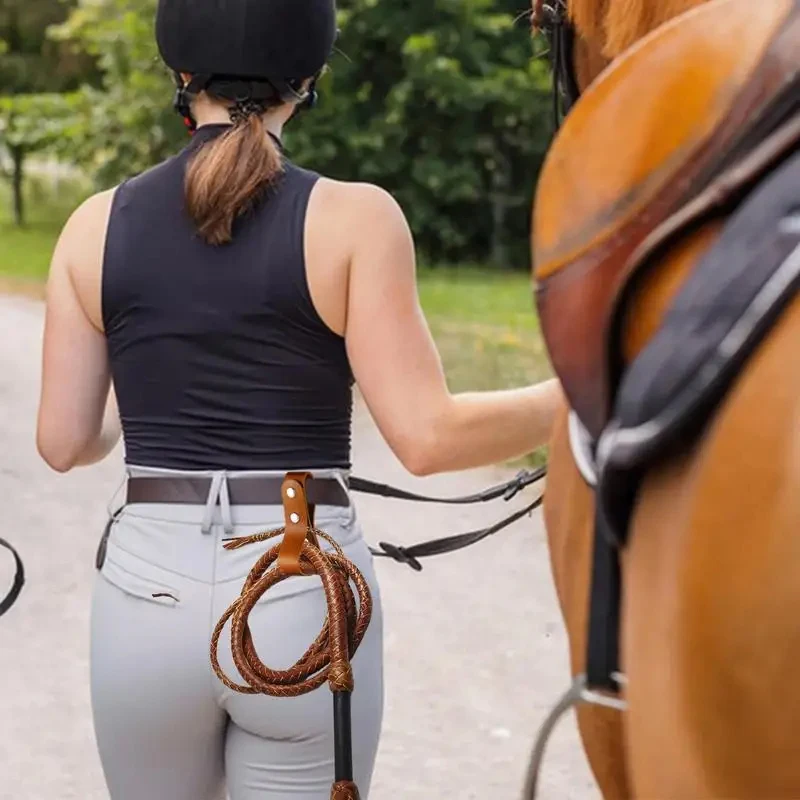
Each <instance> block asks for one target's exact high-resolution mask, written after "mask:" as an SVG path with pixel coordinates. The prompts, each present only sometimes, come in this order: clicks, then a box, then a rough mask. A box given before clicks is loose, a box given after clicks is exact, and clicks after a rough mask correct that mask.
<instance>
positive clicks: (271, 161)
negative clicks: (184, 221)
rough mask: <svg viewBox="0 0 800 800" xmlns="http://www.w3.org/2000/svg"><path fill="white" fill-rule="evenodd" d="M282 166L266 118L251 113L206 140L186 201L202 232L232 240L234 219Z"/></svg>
mask: <svg viewBox="0 0 800 800" xmlns="http://www.w3.org/2000/svg"><path fill="white" fill-rule="evenodd" d="M282 172H283V162H282V160H281V154H280V152H279V150H278V147H277V145H276V144H275V142H273V141H272V138H271V137H270V136H268V135H267V132H266V131H265V129H264V123H263V121H262V118H261V117H260V116H258V115H250V116H247V117H245V118H241V119H238V120H236V121H235V123H234V126H233V127H232V128H231V129H230V130H229V131H226V132H225V133H224V134H223V135H222V136H220V137H219V138H217V139H215V140H214V141H213V142H209V143H208V144H205V145H203V147H201V148H200V149H199V150H198V152H197V154H196V155H195V156H194V158H193V159H192V161H191V163H190V164H189V168H188V170H187V172H186V204H187V208H188V211H189V215H190V216H191V218H192V219H193V220H194V223H195V225H196V226H197V230H198V232H199V234H200V236H201V237H202V238H203V239H204V240H205V241H206V242H207V243H208V244H210V245H214V246H217V247H218V246H220V245H223V244H228V243H229V242H231V241H232V239H233V225H234V223H235V222H236V220H237V219H238V218H239V217H241V216H243V215H244V214H246V213H247V212H248V211H249V210H250V209H251V208H252V207H253V206H254V205H255V204H256V203H257V202H258V201H259V200H260V199H261V197H263V195H264V193H265V192H266V190H267V189H268V188H269V187H270V186H271V185H272V184H273V183H274V182H275V180H276V179H277V178H278V177H279V176H280V175H281V173H282Z"/></svg>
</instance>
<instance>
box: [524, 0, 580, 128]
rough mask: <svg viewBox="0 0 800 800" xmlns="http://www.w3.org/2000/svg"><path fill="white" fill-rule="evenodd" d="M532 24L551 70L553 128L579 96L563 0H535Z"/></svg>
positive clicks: (571, 33) (570, 27)
mask: <svg viewBox="0 0 800 800" xmlns="http://www.w3.org/2000/svg"><path fill="white" fill-rule="evenodd" d="M533 27H534V30H536V31H541V32H542V33H544V35H545V37H546V38H547V41H548V43H549V45H550V47H549V51H548V52H549V59H550V64H551V66H552V69H553V119H554V122H555V127H556V130H558V128H560V127H561V125H562V123H563V122H564V119H565V118H566V116H567V114H569V112H570V111H571V110H572V107H573V106H574V105H575V103H577V102H578V99H579V98H580V96H581V90H580V86H579V85H578V78H577V75H576V74H575V28H574V27H573V25H572V23H571V22H570V19H569V11H568V10H567V3H566V0H552V2H550V3H547V2H545V0H536V5H535V8H534V12H533Z"/></svg>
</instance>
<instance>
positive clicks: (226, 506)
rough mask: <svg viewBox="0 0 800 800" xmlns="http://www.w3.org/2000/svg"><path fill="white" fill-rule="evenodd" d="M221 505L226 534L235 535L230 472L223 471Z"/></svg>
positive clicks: (220, 492)
mask: <svg viewBox="0 0 800 800" xmlns="http://www.w3.org/2000/svg"><path fill="white" fill-rule="evenodd" d="M219 506H220V509H221V511H222V527H223V529H224V531H225V535H226V536H233V518H232V516H231V495H230V489H229V487H228V473H227V472H223V473H222V476H221V481H220V489H219Z"/></svg>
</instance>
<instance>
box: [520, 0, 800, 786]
mask: <svg viewBox="0 0 800 800" xmlns="http://www.w3.org/2000/svg"><path fill="white" fill-rule="evenodd" d="M568 4H569V11H570V19H571V22H572V25H573V27H574V31H575V37H576V38H575V42H574V48H573V49H572V51H571V54H572V57H573V60H574V63H573V64H572V66H573V68H574V75H575V77H576V78H577V83H578V88H579V89H580V90H581V92H586V93H585V95H584V96H583V97H582V98H581V100H580V102H579V103H578V104H577V105H576V106H575V109H574V111H573V112H571V113H570V115H569V116H568V118H567V122H566V125H565V128H564V129H563V130H562V132H561V134H560V135H559V137H558V139H557V140H556V142H555V144H554V147H553V149H552V150H551V153H550V155H549V157H548V163H547V164H546V165H545V169H544V171H543V175H542V179H541V183H540V188H539V191H538V197H537V203H536V211H535V217H534V244H533V250H534V262H535V263H536V265H537V274H536V278H537V282H538V290H537V292H538V300H539V305H540V311H541V313H542V317H543V327H544V330H545V333H546V338H547V339H548V346H549V348H550V352H551V356H552V357H553V363H554V366H555V369H556V372H557V373H558V375H559V377H560V378H561V379H562V382H563V383H565V392H566V395H567V397H568V398H569V401H570V405H571V406H572V408H579V409H581V411H582V413H581V417H582V419H583V420H584V422H585V423H586V425H587V427H589V428H592V427H593V426H594V427H595V428H596V429H595V430H593V431H592V433H594V434H597V433H598V432H599V430H598V429H597V428H599V426H600V424H601V423H602V422H603V421H604V420H605V419H606V417H607V416H608V413H609V409H608V408H603V405H604V403H607V402H608V387H607V386H603V385H602V384H603V375H602V368H601V366H599V362H600V361H601V360H602V352H603V351H602V347H603V343H604V340H605V339H606V338H607V337H608V336H609V335H610V334H609V331H608V328H607V326H605V327H604V326H603V325H602V324H600V323H596V324H595V322H594V321H593V317H592V315H593V314H594V315H595V316H597V314H598V313H599V312H598V310H597V309H598V305H602V303H603V302H606V303H608V302H611V301H613V297H606V299H605V301H603V300H599V299H598V296H599V295H602V294H603V292H604V291H606V290H605V289H604V288H603V287H604V286H612V285H613V286H615V287H618V286H619V285H621V278H620V275H621V274H622V273H621V270H622V264H623V262H624V261H625V260H626V259H630V258H632V255H631V252H630V248H629V249H628V250H627V251H626V250H625V244H626V237H631V236H634V234H632V233H631V228H630V226H631V222H630V220H631V219H633V218H634V217H635V216H636V215H640V214H642V213H643V212H642V209H643V208H644V209H648V208H650V210H651V211H652V208H651V206H652V204H653V202H654V201H653V197H655V196H656V194H657V193H658V192H662V194H663V193H664V192H669V191H673V192H677V191H679V190H683V189H684V188H685V187H687V186H690V184H691V181H689V180H688V179H686V172H685V169H686V162H687V161H689V160H690V156H689V155H687V154H689V153H696V152H698V148H699V145H698V142H699V141H700V140H701V139H702V140H703V141H704V142H708V141H712V142H715V141H717V140H721V138H724V137H725V135H727V134H726V126H728V125H729V122H726V119H727V120H729V118H730V115H731V113H732V112H731V108H732V107H733V106H735V104H736V103H737V102H739V101H740V100H741V94H742V92H743V91H744V88H743V87H745V86H746V85H747V83H748V81H749V80H750V79H751V78H752V75H753V73H755V72H756V71H757V69H758V68H759V65H760V64H761V61H763V59H764V58H765V56H764V52H765V48H766V47H767V43H769V42H773V43H774V42H775V41H776V40H777V39H778V38H779V37H780V35H781V32H782V31H784V30H785V29H786V27H787V26H789V27H793V29H794V33H795V34H796V33H797V32H798V28H799V26H800V23H799V22H798V20H800V14H799V13H798V8H800V6H798V3H797V2H795V0H762V2H752V1H751V0H710V2H709V3H708V5H705V4H704V0H568ZM643 37H646V41H645V42H642V41H639V40H640V39H642V38H643ZM687 37H688V39H687ZM715 37H716V38H715ZM687 40H688V41H689V44H686V42H687ZM712 41H713V43H714V46H713V48H710V49H708V47H709V42H712ZM791 41H792V42H793V50H792V47H790V48H789V49H788V50H784V51H783V56H784V61H783V66H784V67H786V66H787V64H788V66H789V67H790V68H791V66H792V61H793V66H794V69H795V72H797V71H800V36H795V37H794V38H793V39H792V40H791ZM703 48H707V49H706V50H703ZM704 55H705V58H704ZM692 59H694V61H692ZM609 65H610V66H609ZM648 70H649V73H648V72H647V71H648ZM601 71H602V76H601V77H600V78H599V80H598V75H600V73H601ZM790 71H791V70H790ZM626 82H627V83H626ZM626 87H627V88H626ZM587 90H588V91H587ZM623 101H625V102H623ZM726 115H727V116H726ZM571 118H572V119H571ZM654 120H655V123H659V122H660V124H654ZM741 120H742V122H741V124H742V125H744V124H745V123H746V121H747V117H746V116H743V117H742V118H741ZM728 133H729V134H730V131H728ZM670 137H672V140H670V141H666V142H665V139H666V140H669V139H670ZM794 148H795V149H794V151H795V152H797V146H796V145H794ZM790 152H791V151H790ZM665 175H667V176H668V177H669V180H666V179H665V178H664V176H665ZM684 179H686V180H684ZM754 186H755V184H754ZM754 186H753V187H750V191H753V190H754ZM686 191H687V192H688V191H689V190H688V189H686ZM673 200H674V197H673ZM796 200H797V209H800V185H799V186H798V188H797V195H796ZM648 204H650V205H648ZM678 207H679V206H676V208H678ZM794 219H795V222H797V219H798V217H795V218H794ZM726 223H727V218H726V217H724V216H722V217H721V216H717V217H715V218H712V219H710V220H709V219H707V220H705V221H704V222H703V224H702V225H695V226H693V227H691V228H689V229H688V230H687V231H686V232H685V234H683V235H681V236H680V237H678V238H677V239H674V240H673V241H671V243H670V246H669V247H668V248H662V249H661V250H660V251H659V252H658V253H657V257H656V259H655V265H654V266H652V268H651V269H650V270H649V271H648V273H647V275H646V277H645V279H644V280H642V281H640V282H639V284H638V286H637V287H636V289H635V291H634V292H633V294H632V296H631V297H630V298H629V299H628V302H627V309H626V314H625V316H624V318H623V324H622V325H621V330H620V332H619V340H620V350H621V353H622V355H623V360H624V365H625V366H627V365H630V363H631V362H632V361H633V360H634V359H635V358H636V356H637V355H638V354H640V353H641V352H642V350H643V349H644V348H645V346H646V345H647V344H648V343H649V342H650V341H651V339H652V337H653V335H654V332H655V331H656V330H657V329H658V327H659V325H660V324H661V322H662V320H663V318H664V315H665V312H666V311H667V309H668V308H669V307H670V305H671V303H672V302H673V300H674V298H675V297H676V294H677V293H678V292H679V290H680V288H681V287H682V285H683V283H684V281H685V280H687V277H688V276H689V275H690V274H691V273H692V271H693V269H694V268H695V266H696V264H697V263H698V261H699V260H700V258H701V257H702V256H704V255H705V254H707V253H708V252H710V251H711V250H713V246H714V243H715V242H716V241H717V239H718V237H719V236H720V233H721V232H722V231H724V229H725V226H726ZM626 226H627V227H626ZM645 233H646V231H645ZM632 244H633V245H634V247H633V249H634V250H635V246H636V245H641V240H640V241H634V242H633V243H632ZM615 247H616V248H617V251H616V252H618V255H617V257H614V252H615V251H614V248H615ZM603 248H606V252H605V253H603V252H602V251H603ZM609 252H610V253H611V256H609V255H608V253H609ZM598 253H599V254H598ZM584 256H585V258H584ZM614 270H616V272H614ZM564 276H567V277H566V278H565V277H564ZM725 280H726V278H725V276H721V277H720V285H722V284H723V283H724V281H725ZM614 291H617V289H614V290H613V291H612V290H608V292H606V294H608V293H609V292H611V294H613V292H614ZM581 337H583V338H582V339H581ZM598 342H599V344H598ZM798 343H800V298H798V297H797V295H796V294H795V296H794V299H792V300H790V301H789V303H788V305H787V306H786V307H785V308H784V309H783V311H782V313H781V314H780V316H779V317H778V319H777V321H776V322H775V324H774V325H773V326H772V327H771V329H770V330H769V332H768V333H767V334H766V336H765V337H764V338H763V340H762V341H761V342H760V344H759V345H758V347H757V349H756V350H755V352H754V353H753V354H752V355H751V356H750V357H749V359H748V360H747V361H746V363H745V365H744V366H743V367H742V368H741V369H740V371H739V373H738V375H737V377H736V378H735V380H734V381H733V383H732V385H731V386H730V387H729V389H728V391H727V392H726V394H725V396H724V398H723V399H722V400H721V402H720V403H719V404H718V405H717V406H716V408H715V410H714V411H713V413H712V414H711V416H710V419H709V420H708V422H707V423H706V425H705V427H704V429H703V430H702V433H701V435H698V436H696V437H694V438H693V440H691V442H690V443H689V444H687V445H686V446H683V447H682V448H680V449H679V450H677V451H673V452H672V453H671V454H669V455H667V456H664V457H662V458H661V459H660V460H659V461H658V462H657V463H656V464H655V465H653V466H651V467H650V468H649V469H648V470H647V472H646V474H645V476H644V479H643V480H642V482H641V484H640V486H639V489H638V492H637V494H636V500H635V503H634V505H633V510H632V514H631V517H630V523H629V525H628V529H627V530H628V537H627V545H626V546H625V547H624V548H623V550H622V556H621V559H622V560H621V574H622V580H623V593H622V604H621V650H620V659H621V666H622V668H623V672H624V673H625V675H626V677H627V680H626V684H625V689H624V696H625V700H626V701H627V705H628V709H627V711H625V712H623V713H621V712H619V711H616V710H612V709H608V708H602V707H598V706H594V705H581V706H580V707H579V708H578V723H579V728H580V733H581V737H582V740H583V743H584V746H585V749H586V753H587V756H588V759H589V762H590V765H591V767H592V770H593V772H594V775H595V777H596V779H597V782H598V784H599V786H600V788H601V791H602V793H603V795H604V797H605V798H606V800H617V798H640V799H641V800H711V799H712V798H713V799H714V800H798V798H800V681H798V680H797V674H798V670H799V669H800V354H799V351H798V348H799V347H800V344H798ZM581 381H584V383H581ZM606 381H607V379H606ZM598 387H599V388H598ZM568 412H569V409H567V408H566V407H565V408H564V409H563V411H562V413H561V414H560V416H559V420H558V423H557V425H556V430H555V432H554V435H553V438H552V442H551V446H550V466H549V478H548V485H547V496H546V502H545V521H546V526H547V533H548V539H549V545H550V553H551V560H552V568H553V575H554V579H555V583H556V587H557V591H558V596H559V601H560V604H561V609H562V612H563V616H564V620H565V623H566V626H567V629H568V632H569V641H570V654H571V664H572V671H573V675H576V676H577V675H580V674H582V673H584V672H585V669H586V656H587V627H588V612H589V597H590V587H591V575H592V558H593V541H594V530H595V494H594V492H593V490H592V489H591V488H589V486H588V485H587V483H586V481H585V480H584V477H582V474H581V471H580V470H579V468H578V464H577V462H576V458H575V456H574V455H573V450H572V448H571V444H570V435H569V424H568Z"/></svg>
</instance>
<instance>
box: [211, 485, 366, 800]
mask: <svg viewBox="0 0 800 800" xmlns="http://www.w3.org/2000/svg"><path fill="white" fill-rule="evenodd" d="M310 477H311V476H310V475H309V474H308V473H289V474H288V475H287V476H286V480H285V481H284V483H283V487H282V491H281V495H282V498H283V507H284V513H285V517H286V526H285V527H284V528H280V529H278V530H275V531H269V532H266V533H259V534H256V535H255V536H248V537H245V538H241V539H233V540H231V541H228V542H226V544H225V549H226V550H237V549H239V548H242V547H247V546H248V545H251V544H257V543H260V542H265V541H268V540H270V539H273V538H277V537H279V536H283V541H282V542H281V543H279V544H276V545H275V546H274V547H272V548H271V549H270V550H269V551H268V552H266V553H265V554H264V555H263V556H261V558H260V559H259V560H258V562H257V563H256V565H255V567H253V569H252V571H251V572H250V574H249V575H248V577H247V580H246V581H245V584H244V588H243V589H242V593H241V595H240V596H239V597H238V598H237V599H236V601H235V602H234V603H233V605H232V606H231V607H230V608H229V609H228V610H227V611H226V612H225V614H224V615H223V616H222V619H220V621H219V622H218V623H217V626H216V628H215V629H214V633H213V636H212V639H211V665H212V666H213V668H214V672H215V673H216V674H217V676H218V677H219V679H220V680H221V681H222V683H223V684H225V686H227V687H228V688H229V689H231V690H232V691H234V692H239V693H241V694H266V695H269V696H271V697H299V696H300V695H304V694H308V693H309V692H313V691H314V690H315V689H318V688H319V687H320V686H322V684H323V683H325V682H327V683H328V685H329V686H330V688H331V691H332V692H333V715H334V747H335V783H334V784H333V787H332V789H331V800H358V798H359V794H358V788H357V787H356V785H355V783H354V782H353V745H352V724H351V714H350V701H351V696H352V692H353V687H354V684H353V670H352V667H351V664H350V659H351V658H352V657H353V655H354V654H355V652H356V650H358V647H359V645H360V644H361V642H362V641H363V639H364V635H365V634H366V632H367V628H368V627H369V623H370V619H371V618H372V595H371V594H370V590H369V586H368V585H367V582H366V580H365V579H364V576H363V575H362V574H361V572H360V571H359V570H358V568H357V567H356V566H355V565H354V564H353V563H352V562H351V561H349V560H348V559H347V558H345V556H344V553H343V552H342V549H341V547H339V545H338V544H337V543H336V542H335V541H334V540H333V538H332V537H330V536H329V535H328V534H327V533H325V532H324V531H321V530H318V529H317V528H315V527H314V508H313V506H309V504H308V496H307V494H306V486H305V485H306V480H307V479H308V478H310ZM320 540H322V541H325V542H327V543H328V544H329V545H330V546H331V547H332V548H333V551H332V552H327V551H323V550H322V549H321V548H320V545H319V543H320ZM315 575H316V576H318V577H319V578H320V579H321V581H322V585H323V588H324V590H325V597H326V600H327V604H328V614H327V617H326V619H325V623H324V626H323V628H322V631H321V632H320V634H319V636H317V638H316V640H315V641H314V643H313V644H312V645H311V646H310V647H309V648H308V650H307V651H306V652H305V654H304V655H303V656H302V658H301V659H300V660H299V661H298V662H297V663H296V664H295V665H294V666H293V667H290V668H289V669H287V670H273V669H270V668H269V667H267V666H266V665H265V664H264V663H263V662H262V661H261V659H260V658H259V656H258V653H257V652H256V648H255V645H254V644H253V637H252V635H251V633H250V627H249V624H248V616H249V614H250V612H251V611H252V610H253V608H254V607H255V605H256V603H258V602H259V600H261V598H262V597H263V596H264V595H265V594H266V593H267V592H268V591H269V589H271V588H272V587H273V586H275V585H276V584H278V583H281V582H282V581H285V580H289V579H290V578H298V577H310V576H315ZM351 584H352V585H351ZM353 586H354V587H355V593H354V591H353ZM356 595H357V600H356ZM228 620H230V622H231V652H232V654H233V661H234V663H235V664H236V668H237V669H238V670H239V673H240V674H241V676H242V678H243V679H244V681H245V684H237V683H234V682H233V681H232V680H231V679H230V678H229V677H228V676H227V675H226V674H225V672H224V671H223V669H222V667H221V666H220V663H219V658H218V649H219V639H220V636H221V635H222V631H223V629H224V628H225V625H226V624H227V622H228Z"/></svg>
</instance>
